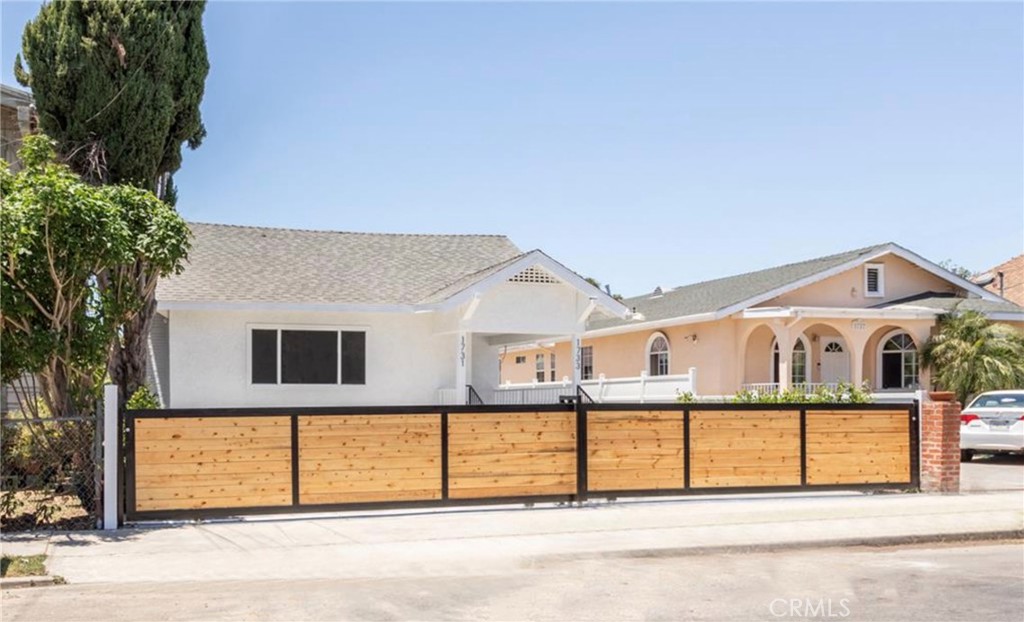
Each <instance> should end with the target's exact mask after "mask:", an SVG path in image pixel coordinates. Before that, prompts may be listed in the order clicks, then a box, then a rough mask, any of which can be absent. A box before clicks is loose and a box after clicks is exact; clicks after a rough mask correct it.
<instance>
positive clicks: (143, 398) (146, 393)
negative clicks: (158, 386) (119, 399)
mask: <svg viewBox="0 0 1024 622" xmlns="http://www.w3.org/2000/svg"><path fill="white" fill-rule="evenodd" d="M125 408H127V409H128V410H155V409H157V408H160V400H158V399H157V397H156V396H155V395H153V392H152V391H150V390H149V387H139V388H138V389H137V390H136V391H135V393H133V394H132V396H131V398H129V399H128V403H127V404H125Z"/></svg>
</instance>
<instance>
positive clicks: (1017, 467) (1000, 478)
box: [960, 454, 1024, 492]
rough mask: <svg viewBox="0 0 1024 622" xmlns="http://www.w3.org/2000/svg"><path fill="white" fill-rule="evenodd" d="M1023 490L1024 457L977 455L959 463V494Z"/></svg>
mask: <svg viewBox="0 0 1024 622" xmlns="http://www.w3.org/2000/svg"><path fill="white" fill-rule="evenodd" d="M1006 490H1024V456H1008V455H990V454H979V455H977V456H975V457H974V460H971V461H970V462H962V463H960V491H961V492H995V491H1006Z"/></svg>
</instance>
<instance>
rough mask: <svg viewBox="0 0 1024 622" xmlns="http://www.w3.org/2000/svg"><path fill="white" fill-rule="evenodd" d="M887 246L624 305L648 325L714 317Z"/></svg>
mask: <svg viewBox="0 0 1024 622" xmlns="http://www.w3.org/2000/svg"><path fill="white" fill-rule="evenodd" d="M888 246H890V245H889V244H877V245H875V246H868V247H865V248H858V249H856V250H852V251H846V252H844V253H838V254H836V255H828V256H826V257H818V258H817V259H809V260H807V261H801V262H797V263H791V264H786V265H784V266H777V267H775V268H766V269H764V270H757V271H756V272H747V273H746V274H739V275H736V276H728V277H725V278H721V279H714V280H712V281H704V282H702V283H694V284H693V285H684V286H682V287H677V288H675V289H671V290H668V291H666V292H664V293H663V294H662V295H661V296H652V295H651V294H644V295H643V296H635V297H633V298H626V299H625V300H623V301H622V303H623V304H624V305H626V306H627V307H629V308H630V309H632V308H634V307H635V308H636V311H637V313H642V314H643V316H644V320H643V321H647V322H651V321H656V320H665V319H669V318H676V317H685V316H688V315H696V314H698V313H713V312H715V311H719V310H721V309H724V308H726V307H730V306H732V305H734V304H737V303H740V302H743V301H744V300H749V299H751V298H753V297H755V296H758V295H761V294H766V293H768V292H770V291H772V290H774V289H778V288H779V287H783V286H785V285H789V284H790V283H793V282H795V281H799V280H800V279H804V278H807V277H809V276H812V275H815V274H818V273H819V272H823V271H825V270H828V269H830V268H835V267H837V266H841V265H843V264H844V263H847V262H849V261H853V260H855V259H858V258H860V257H869V256H871V255H874V254H876V253H878V252H879V251H881V250H883V249H885V248H886V247H888ZM635 322H636V320H617V319H616V320H598V321H594V322H591V323H590V324H588V325H587V329H588V330H597V329H601V328H610V327H612V326H620V325H622V324H628V323H635Z"/></svg>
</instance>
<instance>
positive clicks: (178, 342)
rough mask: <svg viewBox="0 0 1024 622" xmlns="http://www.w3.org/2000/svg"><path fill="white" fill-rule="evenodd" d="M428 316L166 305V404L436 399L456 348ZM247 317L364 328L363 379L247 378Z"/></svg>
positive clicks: (449, 379)
mask: <svg viewBox="0 0 1024 622" xmlns="http://www.w3.org/2000/svg"><path fill="white" fill-rule="evenodd" d="M432 322H433V318H431V317H430V314H423V315H415V314H386V313H380V314H335V313H291V312H236V311H172V312H171V313H170V339H169V342H170V348H169V359H170V372H171V373H170V378H171V388H170V396H171V400H170V406H171V407H175V408H192V407H203V406H206V407H231V406H331V405H339V406H340V405H352V404H359V405H370V404H388V405H390V404H395V405H401V404H432V403H436V401H437V390H438V389H439V388H441V387H450V386H454V377H455V371H454V370H455V364H454V356H455V347H454V337H453V336H452V335H435V334H434V333H433V330H432ZM250 324H271V325H274V324H281V325H300V326H301V325H316V326H324V327H344V328H365V329H366V384H365V385H253V384H250V382H249V380H250V373H249V361H248V356H249V355H248V345H247V344H248V337H247V335H248V330H249V329H248V326H249V325H250ZM481 349H482V350H483V348H481ZM480 354H481V359H486V351H481V352H480ZM494 366H495V370H494V377H496V376H497V371H496V366H497V365H496V363H495V365H494ZM485 367H486V366H485Z"/></svg>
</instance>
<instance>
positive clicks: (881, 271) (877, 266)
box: [864, 263, 885, 298]
mask: <svg viewBox="0 0 1024 622" xmlns="http://www.w3.org/2000/svg"><path fill="white" fill-rule="evenodd" d="M871 270H877V271H878V291H876V292H872V291H871V290H869V289H868V272H870V271H871ZM864 297H865V298H885V264H882V263H866V264H864Z"/></svg>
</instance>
